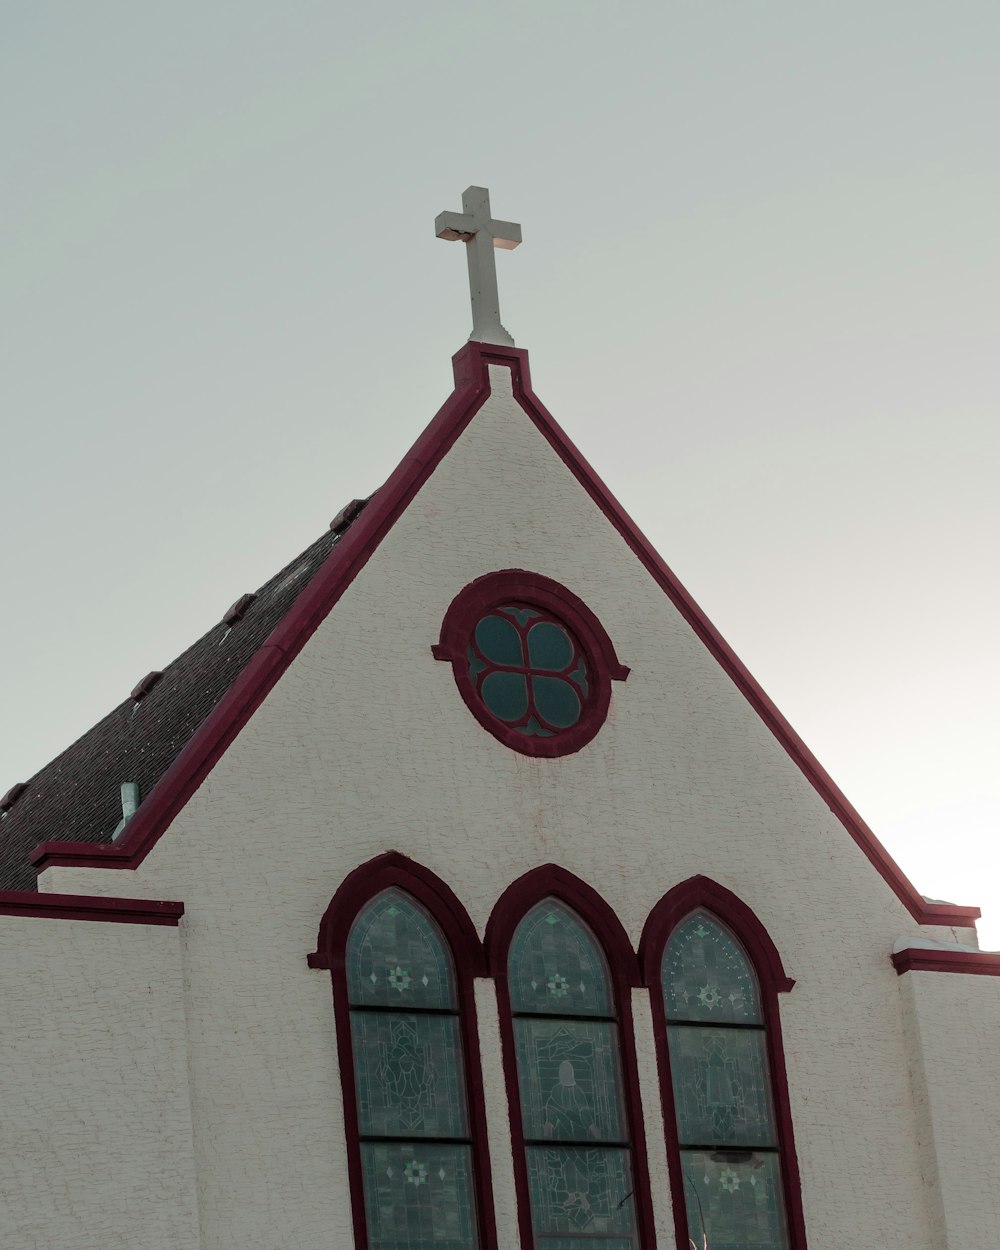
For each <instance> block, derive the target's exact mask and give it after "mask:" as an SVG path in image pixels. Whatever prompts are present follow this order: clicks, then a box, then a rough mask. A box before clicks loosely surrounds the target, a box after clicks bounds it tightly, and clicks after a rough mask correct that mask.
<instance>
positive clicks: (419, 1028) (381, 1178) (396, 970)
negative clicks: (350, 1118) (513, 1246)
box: [346, 889, 479, 1250]
mask: <svg viewBox="0 0 1000 1250" xmlns="http://www.w3.org/2000/svg"><path fill="white" fill-rule="evenodd" d="M346 962H347V968H346V971H347V987H348V999H349V1002H350V1009H351V1041H352V1049H353V1054H354V1078H355V1090H356V1093H357V1107H358V1129H359V1133H360V1137H361V1163H362V1176H363V1182H364V1191H365V1218H366V1225H367V1231H368V1246H369V1250H475V1247H477V1246H478V1244H479V1236H478V1231H477V1220H476V1207H475V1199H474V1188H473V1168H472V1142H471V1133H470V1128H469V1113H468V1102H467V1098H466V1088H465V1063H464V1056H463V1052H462V1039H461V1033H460V1027H459V1024H460V1022H459V1015H458V1005H457V1004H458V997H457V993H456V988H455V972H454V965H453V961H452V958H451V953H450V951H449V950H448V947H447V945H446V943H445V940H444V938H443V936H442V935H441V933H440V932H439V931H438V928H437V926H436V925H435V924H434V922H433V921H432V920H431V918H430V916H428V915H427V913H426V912H424V911H423V909H422V908H421V907H419V906H418V905H417V904H416V903H415V902H414V900H413V899H411V898H410V897H409V896H408V895H406V894H404V893H403V892H402V891H401V890H396V889H391V890H385V891H383V892H382V893H381V894H378V895H376V897H375V898H373V899H372V900H371V901H370V902H369V903H368V904H367V906H365V907H364V908H363V909H362V911H361V912H360V914H359V915H358V917H357V919H356V920H355V922H354V924H353V926H352V928H351V932H350V936H349V938H348V941H347V961H346Z"/></svg>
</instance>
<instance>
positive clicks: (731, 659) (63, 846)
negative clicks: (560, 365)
mask: <svg viewBox="0 0 1000 1250" xmlns="http://www.w3.org/2000/svg"><path fill="white" fill-rule="evenodd" d="M452 363H453V366H454V372H455V390H454V391H453V392H452V394H451V396H450V397H449V398H448V400H447V401H446V402H445V404H444V406H443V407H442V408H441V409H440V411H439V412H438V413H437V415H436V416H435V417H434V419H433V420H432V421H431V423H430V425H428V426H427V428H426V429H425V430H424V432H423V434H421V435H420V437H419V438H418V439H417V441H416V443H415V444H414V445H413V447H412V448H411V449H410V451H409V452H408V453H407V455H406V456H405V457H404V458H403V460H402V461H401V462H400V464H399V466H398V467H397V468H396V470H395V471H394V473H393V474H392V475H391V476H390V478H389V479H388V481H387V482H386V484H385V486H383V487H382V488H381V490H379V491H378V493H377V494H376V495H375V496H374V497H373V499H372V502H371V503H370V505H369V506H368V507H367V508H366V509H365V511H364V512H363V513H362V514H361V515H360V516H359V517H358V519H357V520H356V521H354V523H353V524H352V525H351V527H350V529H349V530H348V531H347V532H346V533H345V534H344V536H343V538H342V539H341V540H340V541H339V542H337V543H336V544H335V545H334V546H333V547H332V548H331V549H330V551H329V554H328V555H327V556H326V559H325V560H324V561H323V563H322V564H321V566H320V567H319V568H318V569H317V571H316V573H315V574H314V575H313V576H312V578H311V580H310V581H309V583H308V585H307V586H305V587H304V589H303V590H302V591H301V592H300V593H299V594H298V595H297V596H296V597H295V600H294V603H293V604H291V605H289V607H288V610H287V611H286V612H285V613H284V614H283V615H282V616H281V617H280V619H279V620H278V622H277V623H276V624H275V625H274V627H273V629H272V631H271V633H270V634H269V635H268V637H267V638H266V639H265V640H264V642H263V643H262V644H261V645H260V646H259V647H258V648H257V649H256V651H254V653H253V654H252V656H251V657H250V658H249V660H248V661H247V662H246V664H245V666H244V667H243V668H242V670H241V671H240V673H239V675H238V676H237V677H236V679H235V680H233V681H232V682H231V684H230V685H228V687H227V688H226V689H225V691H224V693H223V694H222V696H221V698H219V700H218V702H217V703H215V705H214V707H213V708H212V710H211V711H210V712H209V713H208V715H207V716H205V718H204V720H203V721H202V722H201V724H200V726H199V727H198V728H197V731H196V732H194V733H193V734H192V735H191V736H190V738H189V739H188V741H187V742H186V744H185V745H184V746H183V747H182V749H180V750H179V753H178V754H177V755H176V757H175V758H174V759H173V762H172V763H171V764H170V766H169V767H168V768H167V769H166V771H165V772H163V774H162V775H161V776H160V777H159V779H158V781H157V782H156V784H155V785H154V786H153V788H152V791H151V793H150V794H149V795H148V797H147V798H146V799H145V801H144V802H143V803H142V805H141V806H140V807H139V810H138V811H137V812H136V814H135V816H133V818H132V819H131V821H130V822H129V824H128V825H127V827H126V828H125V831H124V833H123V834H122V836H121V838H120V839H119V840H118V841H117V842H116V843H115V844H114V845H113V846H110V845H106V844H105V845H89V844H88V843H87V842H85V841H82V840H81V841H77V842H73V843H67V842H43V843H42V844H41V845H40V846H38V847H37V849H36V850H35V852H34V854H33V855H32V857H31V858H32V862H33V863H34V865H35V867H36V868H37V869H38V870H39V871H41V870H43V869H45V868H47V867H54V866H67V867H105V868H120V869H134V868H137V867H138V866H139V864H141V863H142V861H143V860H144V859H145V857H146V855H147V854H148V853H149V851H150V850H151V849H152V847H153V846H155V844H156V842H157V841H158V839H159V838H160V836H161V835H162V834H163V833H164V831H165V830H166V829H167V828H168V827H169V825H170V823H171V821H172V820H173V819H174V817H175V816H176V815H177V814H178V812H180V811H181V809H182V808H183V807H184V805H185V804H186V803H187V801H188V799H189V798H190V797H191V795H192V794H194V792H195V790H197V788H198V786H199V785H200V784H201V782H202V781H203V780H204V779H205V777H206V776H207V775H208V774H209V772H210V771H211V769H212V768H213V766H214V765H215V763H216V762H217V761H218V760H219V758H220V757H221V756H222V755H223V753H224V752H225V751H226V749H227V748H228V746H229V745H230V743H231V742H232V741H233V740H234V738H235V737H236V735H237V734H238V733H239V731H240V730H241V729H242V727H243V726H244V725H245V724H246V723H247V721H248V720H249V719H250V717H251V716H252V715H253V713H254V711H255V710H256V709H257V708H258V707H259V706H260V704H261V703H262V702H263V700H264V699H265V697H266V696H267V694H268V692H269V691H270V690H271V688H272V687H273V686H274V684H275V683H276V682H277V681H278V679H279V678H280V676H281V675H282V673H283V672H284V671H285V669H286V668H287V667H288V666H289V665H290V664H291V662H292V660H293V659H294V658H295V656H296V655H297V654H298V653H299V651H300V650H301V649H302V647H303V646H304V645H305V643H306V642H307V640H308V639H309V638H310V637H311V635H312V634H313V632H314V631H315V630H316V628H317V626H318V625H319V624H320V622H321V621H322V620H323V619H324V617H325V616H326V615H327V613H328V612H329V611H330V610H331V609H332V608H333V606H334V605H335V604H336V603H337V601H338V600H339V598H340V597H341V595H342V594H343V593H344V591H345V590H346V589H347V587H348V586H349V585H350V584H351V582H352V581H353V580H354V578H355V577H356V576H357V574H358V573H359V572H360V571H361V569H362V568H363V567H364V566H365V564H366V563H367V561H368V559H369V558H370V556H371V555H372V553H373V552H374V551H375V550H376V549H377V547H378V546H379V544H380V543H381V541H382V539H383V538H384V537H385V535H386V534H387V533H388V531H389V530H390V529H391V528H392V526H393V525H394V524H395V522H396V520H397V519H398V517H399V516H400V515H401V514H402V513H403V512H404V511H405V509H406V508H407V506H408V505H409V503H410V501H411V500H412V499H413V498H414V496H415V495H416V494H417V492H418V491H419V489H420V488H421V486H422V485H423V484H424V482H425V481H426V480H427V479H428V477H429V476H430V475H431V473H432V472H433V471H434V469H435V468H436V466H437V465H438V464H439V463H440V462H441V460H442V459H443V458H444V456H445V455H446V454H447V452H448V450H449V449H450V448H451V447H452V445H453V444H454V443H455V441H456V440H457V439H458V438H459V436H460V435H461V433H462V431H463V430H464V429H465V428H466V426H467V425H468V424H469V422H470V421H472V419H473V418H474V416H475V414H476V413H477V412H478V411H479V409H480V408H481V407H482V405H483V403H484V402H485V400H486V399H487V397H488V396H489V394H490V381H489V366H490V365H500V366H505V367H507V368H509V369H510V371H511V375H512V377H511V380H512V385H513V393H514V396H515V398H516V400H517V401H518V403H519V404H520V406H521V408H522V409H523V411H524V413H525V414H526V416H527V417H528V418H529V419H530V420H531V421H532V422H533V424H534V425H535V427H536V429H537V430H538V431H539V433H541V434H542V436H543V437H544V438H545V439H546V441H547V442H548V443H549V445H550V446H551V447H552V449H553V450H554V451H555V453H556V454H557V455H558V456H559V458H560V459H561V460H562V461H563V463H564V464H565V465H566V466H567V468H568V469H569V470H570V472H571V473H572V474H573V475H574V477H575V478H576V479H577V481H578V482H579V484H580V485H581V487H582V488H583V489H584V490H585V491H586V492H587V494H588V495H589V496H590V497H591V499H592V500H593V502H594V503H595V504H596V505H597V506H598V507H599V508H600V509H601V511H602V512H603V513H604V515H605V516H606V517H607V519H608V521H609V522H610V523H611V524H612V525H613V526H614V528H615V529H616V530H617V531H618V532H619V533H620V534H621V536H622V538H623V539H624V540H625V542H626V543H627V544H628V545H629V547H630V548H631V549H632V551H633V553H634V554H635V556H636V557H637V559H638V560H639V561H640V562H641V563H642V564H643V566H644V567H645V568H646V570H647V572H648V573H649V574H650V576H651V577H652V578H653V579H654V581H656V582H657V584H658V585H659V586H660V588H661V589H662V590H663V591H664V593H665V594H666V595H667V596H668V598H669V599H670V600H671V602H672V603H673V605H674V606H675V608H676V609H677V611H678V612H680V614H681V616H682V617H683V618H684V619H685V620H686V621H687V623H688V625H689V626H690V627H691V629H692V630H693V631H694V632H695V634H696V635H697V636H698V637H699V638H700V639H701V641H702V642H703V643H704V645H705V646H706V647H707V648H708V650H709V651H710V652H711V653H712V655H713V656H714V657H715V659H716V660H717V661H718V663H719V664H720V665H721V666H722V668H723V669H724V670H725V671H726V673H727V674H728V675H729V677H730V678H731V679H732V680H733V682H734V683H735V684H736V686H737V687H738V689H739V690H740V691H741V693H742V694H743V695H744V697H745V698H746V699H747V701H748V702H749V703H750V705H751V706H752V707H753V708H754V710H755V711H756V712H757V714H758V715H759V716H760V717H761V719H762V720H763V721H764V723H765V724H766V725H767V726H768V728H769V729H770V730H771V732H772V733H773V734H774V736H775V737H776V738H777V739H778V741H779V742H780V743H781V745H782V747H783V748H784V749H785V751H786V752H787V753H788V754H789V756H790V757H791V758H792V760H793V762H794V763H795V764H796V766H797V767H798V768H799V770H800V771H801V772H802V774H803V775H804V776H805V778H806V780H807V781H808V782H809V783H810V784H811V785H812V786H813V788H814V789H815V790H816V791H817V793H818V794H819V796H820V798H821V799H822V800H823V801H824V803H825V804H826V805H827V806H828V807H829V808H830V810H831V811H832V812H833V814H834V815H835V816H836V817H837V819H838V820H839V821H840V823H841V824H842V825H843V826H844V828H845V829H846V830H847V832H848V833H849V834H850V835H851V837H852V838H853V839H854V841H855V843H856V844H857V845H858V847H859V848H860V849H861V851H862V852H863V853H864V854H865V855H866V856H867V858H868V859H869V861H870V862H871V863H872V865H873V866H874V867H875V869H876V870H877V871H878V872H879V873H880V874H881V876H882V877H883V878H884V880H885V881H886V883H887V884H888V885H889V887H890V888H891V889H892V891H893V893H894V894H895V895H896V896H897V898H899V900H900V901H901V902H902V903H903V904H904V906H905V907H906V908H907V909H908V910H909V912H910V914H911V915H912V916H913V918H914V919H915V920H916V921H917V922H918V923H920V924H929V925H954V926H961V927H970V926H973V925H974V923H975V920H976V918H977V917H978V916H979V915H980V912H979V909H978V908H977V907H958V906H954V905H952V904H949V903H938V902H930V901H928V900H926V899H925V898H924V897H923V896H922V895H921V894H919V893H918V892H917V890H916V889H915V887H914V886H913V884H912V883H911V882H910V881H909V880H908V878H907V877H906V876H905V875H904V874H903V872H902V871H901V869H900V868H899V866H898V865H897V864H896V863H895V861H894V860H893V859H892V857H891V856H890V855H889V853H888V852H887V851H886V849H885V847H883V846H882V844H881V842H879V840H878V838H876V836H875V834H874V833H873V832H872V831H871V829H869V828H868V826H867V825H866V824H865V822H864V821H863V820H862V819H861V817H860V815H859V814H858V813H857V812H856V811H855V809H854V808H853V806H852V805H851V804H850V803H849V802H848V800H847V798H846V797H845V796H844V795H843V793H842V792H841V791H840V789H839V788H838V787H837V786H836V784H835V783H834V782H833V780H832V778H831V777H830V776H829V775H828V774H827V772H826V771H825V769H824V768H823V767H822V765H821V764H820V763H819V761H818V760H817V759H816V758H815V756H814V755H813V754H812V752H811V751H810V750H809V749H808V747H807V746H806V745H805V743H804V742H803V741H802V740H801V738H799V736H798V735H797V734H796V733H795V731H794V730H793V729H792V727H791V726H790V725H789V723H788V722H787V721H786V720H785V718H784V717H783V716H782V714H781V713H780V712H779V711H778V709H777V708H776V707H775V705H774V704H773V703H772V702H771V700H770V699H769V698H768V697H767V695H766V694H765V693H764V691H763V690H762V689H761V688H760V686H759V685H758V684H757V682H756V681H755V679H754V678H753V677H752V676H751V674H750V673H749V672H748V670H747V669H746V668H745V667H744V665H743V664H742V663H741V662H740V660H739V659H738V657H737V656H736V655H735V653H734V652H733V650H732V648H731V647H730V646H729V644H728V643H727V642H726V641H725V640H724V639H723V638H722V636H721V635H720V634H719V633H718V631H717V630H716V629H715V627H714V626H713V625H712V623H711V622H710V621H709V620H708V618H707V617H706V616H705V614H704V613H703V612H702V611H701V609H700V608H699V607H698V605H697V604H696V603H695V601H694V600H693V599H692V597H691V596H690V595H689V594H688V592H687V591H686V590H685V589H684V587H683V586H682V585H681V583H680V582H679V581H678V579H677V578H676V577H675V576H674V574H673V573H672V572H671V571H670V569H669V568H668V567H667V565H666V564H665V563H664V562H663V560H662V559H661V558H660V556H659V555H658V553H657V552H656V551H655V550H654V548H653V547H652V545H651V544H650V543H649V541H648V540H647V539H646V537H645V536H644V535H643V534H642V533H641V532H640V530H639V529H638V528H637V526H636V525H635V523H634V522H633V521H632V520H631V518H630V517H629V516H628V514H627V513H626V512H625V510H624V509H623V508H622V506H621V505H620V504H619V503H618V501H617V500H616V499H615V498H614V496H613V495H612V494H611V492H610V491H609V490H608V488H607V487H606V486H605V484H604V483H603V482H602V481H601V479H600V478H599V477H598V476H597V474H596V473H595V472H594V470H593V469H592V468H591V466H590V465H589V464H588V463H587V461H586V460H585V459H584V458H583V456H581V454H580V453H579V451H577V449H576V447H575V446H574V445H573V443H572V442H571V441H570V439H569V438H568V437H567V436H566V434H565V433H564V431H563V430H562V429H561V427H560V426H559V425H558V424H557V423H556V421H555V420H554V418H553V417H552V416H551V414H550V413H549V412H548V411H547V410H546V409H545V407H544V406H543V405H542V403H541V402H540V401H539V400H538V398H537V397H536V396H535V395H534V393H533V392H532V390H531V383H530V378H529V372H528V355H527V352H525V351H523V350H520V349H518V348H513V347H501V346H497V345H494V344H486V343H479V342H469V343H467V344H466V345H465V346H464V347H463V348H462V349H461V351H459V352H458V353H457V354H456V355H455V357H454V358H453V362H452ZM279 576H280V575H279ZM152 693H153V694H155V690H154V691H153V692H152ZM149 697H152V695H150V696H149ZM122 780H131V778H123V779H122Z"/></svg>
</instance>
